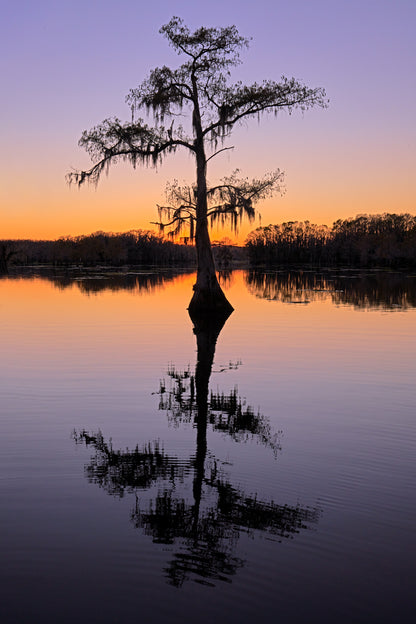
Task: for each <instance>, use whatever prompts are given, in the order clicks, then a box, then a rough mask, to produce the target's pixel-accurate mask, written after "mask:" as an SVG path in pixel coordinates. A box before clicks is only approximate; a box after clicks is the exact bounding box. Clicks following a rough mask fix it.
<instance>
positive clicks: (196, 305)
mask: <svg viewBox="0 0 416 624" xmlns="http://www.w3.org/2000/svg"><path fill="white" fill-rule="evenodd" d="M159 32H160V33H161V34H162V35H163V36H165V37H166V38H167V39H168V41H169V43H170V45H171V46H172V47H173V48H174V50H176V52H177V53H178V54H180V55H184V56H185V59H186V60H185V62H184V63H183V64H182V65H180V66H179V67H178V68H177V69H170V68H169V67H166V66H164V67H161V68H156V69H154V70H152V71H151V72H150V75H149V77H148V78H147V80H145V81H144V82H142V84H141V85H139V86H138V87H137V88H136V89H132V90H131V91H130V93H129V95H128V96H127V98H126V101H127V103H128V104H129V105H130V106H131V110H132V120H131V122H126V123H122V122H121V121H120V120H119V119H117V118H110V119H106V120H104V121H103V122H102V123H101V124H100V125H98V126H96V127H94V128H92V129H91V130H89V131H84V133H83V134H82V137H81V139H80V141H79V145H80V146H81V147H84V148H85V149H86V150H87V152H88V153H89V154H90V156H91V158H92V161H93V163H94V164H93V166H92V167H91V169H89V170H87V171H75V172H72V173H70V174H68V180H69V181H70V182H76V183H77V184H79V185H82V184H83V183H84V182H86V181H90V182H93V183H97V182H98V180H99V179H100V176H101V174H102V173H103V172H107V171H108V169H109V166H110V165H111V164H114V163H116V162H117V161H118V160H120V159H121V160H126V161H128V162H130V163H131V164H132V165H133V166H134V167H135V166H136V165H137V164H138V163H141V164H144V165H150V166H156V165H157V164H158V163H160V162H161V161H162V160H163V158H164V157H165V156H166V155H167V154H169V153H174V152H175V151H176V150H177V149H178V148H185V149H186V150H188V151H189V152H191V153H192V154H193V155H194V157H195V163H196V182H195V184H194V186H191V187H188V188H187V187H185V188H179V187H178V185H176V184H174V185H173V186H171V187H170V191H169V192H168V199H169V200H170V201H171V202H172V204H173V205H171V206H165V207H159V215H160V221H159V222H158V225H159V227H160V228H161V229H163V228H164V227H165V226H167V227H170V228H171V232H173V233H174V234H177V233H178V232H179V231H180V230H181V229H182V228H183V227H184V226H187V225H189V235H190V237H191V238H192V239H193V238H195V244H196V251H197V262H198V271H197V280H196V284H195V285H194V294H193V297H192V300H191V302H190V305H189V313H190V315H191V316H194V317H195V315H201V314H210V315H212V314H215V313H219V314H224V313H226V314H229V313H231V311H232V309H233V308H232V306H231V305H230V303H229V302H228V301H227V299H226V297H225V295H224V293H223V292H222V290H221V287H220V285H219V283H218V280H217V276H216V273H215V264H214V260H213V256H212V250H211V242H210V238H209V233H208V222H209V220H210V221H211V223H212V222H213V221H216V220H217V221H219V222H220V223H223V224H225V223H227V222H228V223H231V225H232V226H234V227H235V226H236V225H237V222H238V220H239V219H241V218H242V217H244V216H246V217H248V218H249V219H252V218H253V217H254V214H255V211H254V208H253V204H254V203H255V202H256V201H257V200H259V199H262V198H264V197H265V196H267V195H269V194H270V193H272V192H273V191H274V190H276V189H277V188H278V187H279V183H280V182H281V178H282V174H281V173H280V171H276V172H275V173H272V174H268V175H267V176H266V177H265V178H263V179H262V180H253V181H249V180H247V179H244V180H239V179H238V178H237V175H236V174H234V175H232V176H231V177H229V178H225V179H224V180H223V181H222V183H221V184H219V185H217V186H215V187H213V188H208V186H207V163H208V161H209V160H210V159H212V158H213V157H214V156H216V155H218V154H219V153H221V152H222V151H224V150H227V149H231V147H228V146H225V147H224V141H225V139H227V138H228V137H229V136H230V134H231V131H232V129H233V127H234V126H235V125H236V124H238V123H239V122H241V121H243V120H245V119H247V118H249V117H257V118H259V117H260V115H261V114H262V113H264V112H274V113H277V112H278V111H279V109H285V110H286V111H288V112H291V111H292V110H293V109H295V108H300V109H302V110H306V109H308V108H310V107H312V106H321V107H325V106H326V100H325V91H324V90H323V89H322V88H309V87H306V86H305V85H303V84H302V83H300V82H299V81H297V80H295V79H294V78H289V79H288V78H286V77H282V79H281V81H280V82H273V81H271V80H266V81H263V82H262V83H261V84H258V83H254V84H252V85H249V86H246V85H243V84H242V83H241V82H237V83H235V84H228V78H229V76H230V71H229V70H230V68H231V67H232V66H235V65H238V64H239V63H240V58H239V52H240V50H241V49H243V48H247V47H248V44H249V40H248V39H246V38H244V37H242V36H240V35H239V33H238V30H237V28H236V27H235V26H230V27H227V28H205V27H201V28H199V29H197V30H196V31H195V32H193V33H192V32H191V31H190V30H189V28H188V27H187V26H185V25H184V23H183V21H182V19H180V18H178V17H173V18H172V19H171V20H170V22H169V23H168V24H166V25H165V26H162V28H161V29H160V31H159ZM143 109H144V110H145V111H146V112H147V113H150V112H152V113H153V116H154V125H153V126H149V125H148V124H147V123H146V122H145V121H144V120H143V119H142V118H140V117H138V116H137V113H138V111H140V110H143ZM186 112H188V113H189V114H190V115H191V118H192V125H191V128H190V131H189V134H188V133H187V132H186V131H185V129H184V128H183V127H182V126H181V125H179V124H178V123H177V118H178V117H177V116H178V114H184V113H186ZM165 119H169V120H170V125H166V126H165V125H164V122H165ZM207 154H208V155H207ZM163 216H165V217H167V222H166V223H164V222H163V221H162V217H163Z"/></svg>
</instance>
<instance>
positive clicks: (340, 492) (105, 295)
mask: <svg viewBox="0 0 416 624" xmlns="http://www.w3.org/2000/svg"><path fill="white" fill-rule="evenodd" d="M194 281H195V275H194V274H193V273H189V272H186V271H183V272H181V273H175V272H174V271H168V270H166V271H158V272H156V271H152V270H151V269H142V270H139V269H134V270H130V271H117V270H112V271H111V270H106V271H104V270H103V271H99V270H97V269H91V270H89V271H77V270H73V271H70V272H63V271H62V272H57V273H50V272H48V271H46V270H44V271H43V272H42V271H41V270H40V269H37V270H33V271H31V270H30V269H28V270H27V271H26V274H25V275H11V276H9V277H7V278H3V279H1V280H0V335H1V351H2V357H1V363H0V367H1V375H0V406H1V407H0V440H1V442H0V444H1V453H0V465H1V471H0V474H1V481H0V488H1V501H2V505H1V512H0V535H1V537H0V539H1V572H0V575H1V578H0V583H1V588H2V594H3V595H2V599H1V602H0V621H1V622H2V623H4V624H8V623H13V624H15V623H19V624H20V623H26V622H28V623H29V622H30V623H32V622H42V623H49V622H51V623H52V622H53V623H56V622H59V623H69V622H71V623H72V622H88V623H90V622H100V623H105V624H106V623H113V622H114V623H117V622H127V623H130V622H145V623H153V622H183V621H191V622H192V621H198V622H200V623H205V622H217V623H222V622H224V623H225V622H227V623H229V622H239V623H240V624H245V623H246V622H247V623H248V622H256V624H260V623H263V622H270V621H279V622H302V623H303V622H305V623H306V622H308V623H309V622H311V621H318V620H319V621H321V622H331V623H332V622H334V623H335V622H336V623H337V624H339V623H344V622H345V623H349V624H351V623H361V622H366V623H368V622H377V623H380V622H389V623H391V622H399V621H407V619H408V618H410V615H409V614H411V612H412V611H414V608H413V607H414V603H413V594H414V581H415V568H414V553H415V546H416V543H415V542H416V539H415V529H414V526H415V517H416V514H415V512H416V499H415V493H414V483H415V477H416V470H415V442H416V409H415V408H416V385H415V379H416V357H415V354H416V275H415V274H410V273H409V274H406V273H398V272H386V271H366V272H359V271H354V270H347V269H339V270H336V271H335V270H329V269H323V270H321V271H319V272H314V271H311V270H304V271H300V270H291V271H287V270H281V271H279V270H269V271H267V272H254V271H252V272H250V271H234V272H230V273H222V274H221V283H222V286H223V288H224V290H225V291H226V294H227V297H228V298H229V300H230V302H231V303H232V304H233V306H234V308H235V311H234V312H233V314H232V315H231V316H230V317H229V318H228V320H227V321H226V323H225V325H224V326H223V327H222V328H221V327H218V326H216V327H212V326H209V327H198V328H196V330H195V332H194V331H193V326H192V322H191V321H190V319H189V317H188V315H187V312H186V307H187V304H188V302H189V300H190V298H191V294H192V284H193V283H194Z"/></svg>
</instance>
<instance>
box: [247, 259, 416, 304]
mask: <svg viewBox="0 0 416 624" xmlns="http://www.w3.org/2000/svg"><path fill="white" fill-rule="evenodd" d="M245 282H246V285H247V288H248V290H249V291H250V292H251V293H252V294H253V295H255V296H256V297H259V298H261V299H268V300H269V301H280V302H283V303H303V304H307V303H310V302H313V301H323V300H325V299H327V298H330V300H331V301H332V303H334V304H335V305H352V306H354V307H356V308H365V309H373V308H377V309H379V308H382V309H385V310H394V309H399V308H400V309H402V310H403V309H407V308H415V307H416V279H415V277H414V276H409V275H407V274H405V273H400V272H393V271H376V270H374V271H365V272H362V271H356V270H351V269H340V270H339V271H333V270H329V269H328V270H321V271H312V270H301V269H293V270H286V269H284V270H275V271H247V272H246V274H245Z"/></svg>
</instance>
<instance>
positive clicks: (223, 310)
mask: <svg viewBox="0 0 416 624" xmlns="http://www.w3.org/2000/svg"><path fill="white" fill-rule="evenodd" d="M233 311H234V308H233V306H232V305H231V303H230V302H229V301H228V299H227V297H226V296H225V295H224V293H223V291H222V290H221V287H220V286H219V285H218V287H216V288H213V289H202V288H199V287H198V286H197V285H196V284H195V286H194V294H193V296H192V299H191V301H190V303H189V306H188V312H189V316H190V317H191V319H192V320H193V321H194V320H197V319H201V320H202V319H218V321H219V322H220V321H221V320H223V322H224V323H225V321H226V320H227V318H228V317H229V316H230V314H231V313H232V312H233Z"/></svg>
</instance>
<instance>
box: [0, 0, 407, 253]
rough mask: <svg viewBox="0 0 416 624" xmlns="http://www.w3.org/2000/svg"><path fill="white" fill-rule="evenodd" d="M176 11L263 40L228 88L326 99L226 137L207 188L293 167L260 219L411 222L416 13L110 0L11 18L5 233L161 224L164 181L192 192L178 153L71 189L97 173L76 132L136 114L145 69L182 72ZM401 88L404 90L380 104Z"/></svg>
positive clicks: (377, 5)
mask: <svg viewBox="0 0 416 624" xmlns="http://www.w3.org/2000/svg"><path fill="white" fill-rule="evenodd" d="M172 12H174V13H176V14H178V15H180V16H182V17H183V19H184V21H185V23H187V24H189V26H190V27H191V28H196V27H198V26H201V25H207V26H208V25H209V26H211V25H212V26H225V25H230V24H235V25H236V26H237V28H238V29H239V31H240V33H241V34H242V35H244V36H251V37H252V38H253V39H252V42H251V46H250V49H249V50H248V51H247V52H245V53H244V54H243V57H242V61H243V62H242V65H241V66H239V67H237V68H236V70H235V72H234V73H233V74H232V78H231V80H232V81H234V80H242V81H243V82H244V83H247V84H250V83H252V82H254V81H261V80H262V79H266V78H270V79H275V80H279V78H280V76H281V75H282V74H284V75H287V76H292V75H293V76H295V77H296V78H298V79H300V80H302V81H304V82H305V84H307V85H311V86H321V87H324V88H325V89H326V92H327V95H328V97H329V100H330V105H329V108H328V109H327V110H320V109H319V110H311V111H306V112H305V113H304V114H302V113H300V112H296V111H295V112H294V113H293V115H292V116H288V115H287V114H286V113H281V114H279V115H278V116H277V118H274V117H273V116H267V115H266V116H264V118H263V119H262V120H261V122H260V123H259V124H257V123H256V122H255V121H251V122H248V123H247V124H245V125H244V126H243V127H241V128H237V129H236V130H235V131H234V133H233V134H232V136H231V137H230V138H229V140H227V145H230V146H231V145H232V146H234V150H232V151H227V152H225V153H223V154H221V155H219V156H218V157H216V158H215V159H214V160H212V161H211V162H210V163H209V165H210V166H209V171H208V178H209V179H210V180H211V181H212V182H216V181H217V180H218V179H220V178H221V177H223V176H224V175H229V174H230V173H231V172H232V171H233V170H235V169H236V168H239V169H240V170H241V175H243V176H248V177H252V176H261V175H263V174H264V173H265V172H268V171H272V170H275V169H276V168H280V169H281V170H283V171H284V172H285V183H286V193H285V194H284V195H283V196H280V195H276V196H274V197H273V198H272V199H268V200H266V201H264V202H263V203H262V204H261V205H259V207H258V209H259V212H260V213H261V215H262V220H261V223H262V224H263V225H267V224H269V223H278V222H283V221H288V220H299V221H301V220H305V219H309V220H310V221H312V222H314V223H317V224H327V225H331V224H332V222H333V221H334V220H336V219H338V218H348V217H352V216H355V215H356V214H359V213H383V212H398V213H403V212H410V213H411V214H415V212H416V206H415V201H414V183H413V168H414V162H415V158H416V148H415V145H416V142H415V139H416V136H415V130H414V127H415V126H414V120H413V115H414V111H413V108H414V106H413V103H414V100H415V96H416V93H415V84H414V81H413V82H412V81H411V80H409V76H411V75H412V74H413V63H414V58H415V56H416V43H415V38H414V33H413V26H414V23H415V17H416V5H414V4H413V3H410V2H406V1H400V2H398V3H391V2H385V1H381V2H372V1H366V2H362V1H359V0H353V1H348V2H347V1H346V0H340V1H339V2H330V1H329V0H318V1H317V2H314V3H313V7H312V3H310V2H308V1H307V0H295V1H294V2H292V3H290V5H287V4H286V3H279V2H278V3H276V2H271V1H270V0H260V2H259V3H256V5H255V6H249V7H246V8H245V9H244V12H241V5H240V3H237V2H236V1H235V0H232V1H230V2H227V3H225V5H224V3H223V2H219V1H218V0H213V2H211V3H209V5H200V6H197V5H195V4H189V3H186V2H183V1H180V2H177V3H176V4H175V7H174V9H172V5H171V3H169V2H167V1H166V0H163V1H161V2H158V3H156V4H155V5H152V8H151V10H150V9H149V10H147V11H146V12H143V10H142V6H141V3H137V2H133V1H132V0H121V1H120V3H118V5H117V9H116V8H115V6H114V5H113V4H112V3H110V2H107V1H106V0H105V1H104V2H100V3H96V2H92V3H88V6H87V7H85V3H81V2H80V1H79V0H75V1H74V2H71V3H69V2H67V1H64V2H60V3H58V4H55V3H51V2H49V1H48V0H40V2H38V3H36V8H35V5H33V3H31V2H22V3H18V4H10V3H9V5H8V6H7V7H6V8H5V10H4V19H3V28H2V30H3V32H2V43H1V45H2V48H3V49H2V55H1V58H2V65H3V75H4V80H3V92H4V95H3V98H2V102H1V104H0V106H1V112H2V119H3V125H4V128H3V134H2V148H3V149H2V164H1V171H2V184H1V190H0V205H1V208H0V211H1V212H0V218H1V220H0V224H1V228H0V238H34V239H55V238H59V237H61V236H67V235H71V236H76V235H81V234H89V233H92V232H96V231H99V230H102V231H105V232H110V231H112V232H122V231H128V230H131V229H154V227H155V226H154V225H152V223H151V222H152V221H155V220H156V218H157V212H156V204H158V203H159V204H160V203H163V202H164V189H165V185H166V182H167V181H169V180H172V179H175V178H176V179H178V180H179V181H184V180H185V181H187V182H193V180H194V175H195V173H194V163H193V162H192V160H191V159H190V158H188V157H187V156H186V155H185V154H183V153H180V152H179V151H178V152H177V154H175V155H174V156H170V157H169V156H168V157H167V158H166V160H165V161H164V163H162V165H161V166H160V167H159V168H158V170H157V171H155V170H152V169H145V168H142V167H138V168H137V169H136V170H133V169H131V168H130V166H129V165H127V164H123V163H120V164H118V165H117V166H115V167H112V169H111V171H110V173H109V176H108V178H106V179H103V180H102V181H101V182H100V184H99V185H98V188H97V189H95V188H86V187H83V188H81V189H80V190H79V191H78V190H77V189H76V188H74V187H72V188H69V187H68V185H67V184H66V182H65V175H66V174H67V173H68V172H69V171H71V169H79V168H87V167H88V166H89V165H90V161H89V158H88V155H87V154H85V153H84V152H83V151H82V150H81V149H80V148H78V147H77V141H78V139H79V138H80V136H81V133H82V131H83V130H84V129H89V128H91V127H93V126H94V125H96V124H98V123H100V122H101V121H102V120H103V119H105V118H107V117H112V116H117V117H119V118H120V119H122V120H124V119H126V120H128V119H129V117H130V111H129V108H128V106H127V105H126V104H125V102H124V99H125V96H126V94H127V93H128V91H129V89H130V88H133V87H135V86H137V85H138V84H139V83H140V82H141V81H142V80H143V79H145V78H146V76H147V75H148V72H149V70H150V69H151V68H153V67H155V66H162V65H165V64H166V65H168V66H172V67H175V66H176V65H177V63H178V62H179V61H178V59H177V56H176V55H175V53H174V52H173V51H172V50H171V49H170V48H169V46H168V44H167V42H166V41H165V40H164V39H163V37H162V36H161V35H160V34H159V33H158V30H159V28H160V26H161V25H162V24H164V23H166V22H167V21H168V20H169V19H170V18H171V17H172ZM108 41H111V51H110V50H108V45H107V42H108ZM75 42H76V44H75ZM392 91H393V92H395V93H396V94H399V95H398V96H395V97H390V96H388V97H386V93H387V92H388V93H390V92H392ZM259 224H260V222H257V223H253V224H250V223H245V224H243V226H242V228H241V230H240V232H239V234H238V235H237V236H236V235H234V234H233V233H231V232H230V231H229V230H217V229H216V228H214V230H213V232H212V238H213V239H219V238H222V237H223V236H229V237H230V238H232V240H234V241H235V242H240V243H242V242H244V239H245V237H246V235H247V234H248V232H250V231H251V230H252V229H254V228H255V227H257V226H258V225H259Z"/></svg>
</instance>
